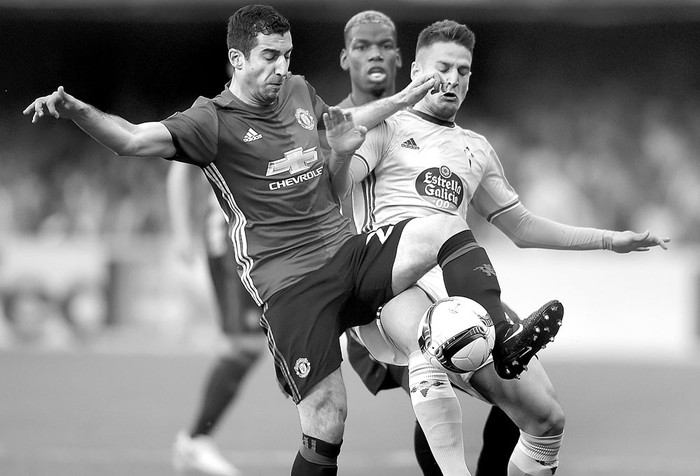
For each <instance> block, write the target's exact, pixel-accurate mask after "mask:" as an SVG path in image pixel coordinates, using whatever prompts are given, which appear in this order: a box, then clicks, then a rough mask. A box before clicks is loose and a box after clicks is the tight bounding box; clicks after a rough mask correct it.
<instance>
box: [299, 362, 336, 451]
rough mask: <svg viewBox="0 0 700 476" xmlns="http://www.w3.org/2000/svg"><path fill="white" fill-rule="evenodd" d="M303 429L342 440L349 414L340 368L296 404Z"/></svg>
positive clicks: (324, 439) (317, 434)
mask: <svg viewBox="0 0 700 476" xmlns="http://www.w3.org/2000/svg"><path fill="white" fill-rule="evenodd" d="M297 411H298V412H299V422H300V424H301V430H302V432H303V433H304V434H305V435H309V436H313V437H315V438H320V439H321V440H323V441H326V442H328V443H340V441H341V440H342V438H343V430H344V426H345V418H346V416H347V394H346V392H345V384H344V382H343V375H342V373H341V371H340V368H338V369H336V370H335V371H333V372H331V373H330V374H329V375H327V376H326V377H325V378H324V379H323V380H321V381H320V382H318V383H317V384H316V385H314V387H313V388H312V389H311V390H310V391H309V393H308V394H307V395H306V396H305V397H304V399H303V400H302V401H301V402H299V403H298V404H297Z"/></svg>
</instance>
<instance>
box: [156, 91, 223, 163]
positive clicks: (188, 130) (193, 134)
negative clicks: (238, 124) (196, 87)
mask: <svg viewBox="0 0 700 476" xmlns="http://www.w3.org/2000/svg"><path fill="white" fill-rule="evenodd" d="M161 123H162V124H163V125H164V126H165V127H166V128H167V129H168V131H170V135H171V136H172V137H173V143H174V144H175V149H176V151H177V152H176V153H175V155H174V156H173V157H167V159H169V160H177V161H179V162H186V163H188V164H193V165H197V166H200V167H204V166H206V165H208V164H210V163H211V162H212V161H213V160H214V158H215V157H216V153H217V140H218V130H219V124H218V117H217V115H216V108H215V106H214V105H213V104H212V103H211V101H207V100H202V99H201V98H200V99H198V100H197V101H196V102H195V103H194V105H193V106H192V107H191V108H189V109H187V110H185V111H183V112H178V113H175V114H173V115H172V116H170V117H169V118H167V119H164V120H163V121H161Z"/></svg>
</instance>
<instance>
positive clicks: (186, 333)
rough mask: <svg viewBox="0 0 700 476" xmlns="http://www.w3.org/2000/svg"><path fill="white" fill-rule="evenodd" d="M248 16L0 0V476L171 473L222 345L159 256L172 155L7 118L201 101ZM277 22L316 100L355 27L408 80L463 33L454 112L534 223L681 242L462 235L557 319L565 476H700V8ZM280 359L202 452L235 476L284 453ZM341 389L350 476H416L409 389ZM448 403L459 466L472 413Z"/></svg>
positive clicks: (325, 4)
mask: <svg viewBox="0 0 700 476" xmlns="http://www.w3.org/2000/svg"><path fill="white" fill-rule="evenodd" d="M244 4H245V3H243V2H224V1H223V0H202V1H198V2H194V1H187V0H139V1H134V0H99V1H98V0H0V54H1V57H2V61H0V86H1V87H0V301H1V303H2V306H0V475H2V476H5V475H11V476H35V475H42V474H49V473H50V474H52V475H58V476H62V475H66V476H68V475H71V476H83V475H88V474H104V475H110V474H115V475H117V474H119V475H121V474H130V475H136V476H139V475H145V474H149V475H160V474H163V475H165V474H171V470H170V467H169V463H168V458H169V453H168V452H169V445H170V442H171V439H172V437H173V435H174V433H175V431H177V429H178V428H180V427H181V426H183V425H185V424H186V423H187V422H188V421H189V418H190V417H191V413H192V411H193V408H194V403H195V401H196V400H197V398H198V397H199V385H200V383H201V381H202V380H203V378H204V372H205V371H206V367H207V364H208V362H209V361H210V357H211V355H212V354H213V353H214V352H215V351H216V349H217V348H218V346H219V345H220V344H221V341H220V339H219V336H218V334H217V330H216V327H215V325H214V322H215V321H214V310H213V308H212V305H211V303H210V292H211V291H210V290H209V283H208V281H207V274H206V272H205V270H204V264H203V263H200V265H199V268H198V272H197V273H195V274H192V273H191V272H189V271H187V270H186V269H184V268H181V267H180V266H179V265H178V264H177V263H176V262H175V261H174V260H173V259H172V258H173V256H172V251H171V250H170V248H169V223H168V217H167V213H166V209H165V194H164V190H165V189H164V185H165V182H164V177H165V172H166V170H167V162H166V161H163V160H153V161H144V160H137V159H128V158H127V159H120V158H117V157H115V156H113V155H112V154H111V153H110V152H109V151H107V150H106V149H104V148H102V147H101V146H99V145H97V144H95V143H93V142H92V141H91V140H89V139H88V138H86V137H85V136H84V135H83V134H82V132H80V131H79V130H78V129H77V128H76V127H74V126H73V125H72V124H69V123H63V122H61V123H55V122H53V123H42V124H38V125H35V126H32V125H31V124H30V120H29V119H28V118H26V117H24V116H22V114H21V111H22V110H23V109H24V107H26V106H27V105H28V104H29V103H30V102H31V101H32V100H33V99H34V98H35V97H37V96H39V95H44V94H48V93H49V92H51V91H53V90H54V89H55V88H56V87H57V86H58V85H61V84H62V85H64V86H65V87H66V90H67V91H68V92H70V93H73V94H75V95H76V96H78V97H80V98H81V99H84V100H86V101H88V102H90V103H92V104H94V105H96V106H98V107H99V108H101V109H103V110H106V111H108V112H112V113H116V114H119V115H122V116H124V117H126V118H128V119H130V120H133V121H137V122H138V121H143V120H152V119H157V118H164V117H167V116H168V115H170V114H172V113H173V112H175V111H177V110H181V109H184V108H186V107H187V106H189V104H190V103H191V102H192V101H193V99H194V98H195V97H196V96H198V95H204V96H210V97H211V96H213V95H215V94H217V93H218V92H219V91H220V90H221V89H222V88H223V85H224V83H225V82H226V71H225V65H226V60H225V52H226V47H225V26H226V19H227V17H228V16H229V15H230V14H231V13H232V12H233V11H234V10H235V9H236V8H238V7H239V6H242V5H244ZM272 4H273V5H275V6H276V7H277V8H278V9H279V10H280V11H281V12H282V13H283V14H285V15H286V16H288V18H289V19H290V20H291V22H292V27H293V39H294V46H295V51H294V54H293V58H292V71H294V72H295V73H299V74H303V75H305V76H306V77H307V78H308V79H309V80H310V81H311V82H312V83H313V84H314V85H315V86H316V87H317V90H318V92H319V94H320V95H321V96H322V97H323V98H324V99H325V100H326V101H327V102H328V103H329V104H334V103H337V102H339V101H340V100H341V99H342V98H344V97H345V96H346V95H347V93H348V91H349V80H348V79H347V77H346V75H345V74H344V73H343V72H342V71H341V70H340V68H339V66H338V54H339V52H340V49H341V48H342V28H343V25H344V23H345V21H346V20H347V19H348V18H349V17H350V16H351V15H352V14H354V13H356V12H357V11H360V10H362V9H366V8H374V9H379V10H382V11H384V12H386V13H387V14H389V15H390V16H392V17H393V19H394V20H395V21H396V23H397V26H398V30H399V46H400V47H401V49H402V51H403V55H404V63H405V66H404V68H403V69H402V71H401V73H400V75H399V84H400V85H402V84H406V82H407V81H408V71H409V67H408V65H409V64H410V61H411V60H412V58H413V49H414V43H415V39H416V36H417V33H418V32H419V31H420V29H422V28H423V27H424V26H425V25H426V24H427V23H429V22H432V21H434V20H438V19H442V18H452V19H455V20H459V21H462V22H465V23H467V24H468V25H470V26H471V27H472V29H473V30H474V31H475V32H476V35H477V45H476V51H475V56H474V75H473V77H472V83H471V89H470V92H469V95H468V97H467V101H466V103H465V105H464V106H463V107H462V110H461V116H460V117H459V119H458V120H459V122H460V123H461V124H462V125H464V126H465V127H467V128H470V129H473V130H475V131H477V132H479V133H482V134H484V135H485V136H486V137H487V138H488V139H489V140H490V142H491V143H492V145H493V146H494V147H495V149H496V151H497V152H498V153H499V156H500V158H501V160H502V162H503V164H504V167H505V170H506V174H507V176H508V177H509V179H510V181H511V183H512V184H513V185H514V186H515V188H516V189H517V190H518V191H519V193H520V195H521V198H522V201H523V202H524V203H525V205H526V206H527V207H528V208H530V209H531V210H532V211H534V212H536V213H539V214H542V215H545V216H548V217H551V218H554V219H557V220H560V221H564V222H567V223H571V224H576V225H587V226H598V227H605V228H611V229H636V230H645V229H651V230H654V231H655V232H657V233H661V234H664V235H668V236H671V237H672V239H673V242H672V244H671V249H670V250H669V251H668V252H662V251H660V250H654V251H652V252H651V253H647V254H638V255H634V256H619V255H613V254H611V253H607V252H594V253H586V254H579V253H562V252H547V251H533V250H526V251H524V250H517V249H515V247H514V246H513V245H512V244H510V243H509V242H508V241H507V240H506V239H505V238H503V237H502V236H500V235H499V234H498V233H497V232H496V231H495V230H491V229H489V227H488V226H486V225H485V224H484V222H483V220H480V219H479V218H478V217H476V218H475V220H474V227H475V230H476V233H477V237H478V238H479V240H480V241H481V242H482V243H484V244H485V245H486V247H487V249H488V250H489V252H490V254H491V256H492V258H493V260H494V263H495V265H496V267H497V269H498V270H499V276H500V279H501V282H502V285H503V289H504V298H505V299H506V300H507V301H508V302H509V303H511V304H512V305H513V306H514V307H515V308H516V309H517V310H518V311H520V312H523V313H525V312H527V311H528V310H530V309H532V308H534V307H536V306H537V305H538V304H539V303H540V302H542V301H543V300H546V299H549V298H552V297H556V298H558V299H561V300H562V301H563V302H564V304H565V305H566V307H567V317H566V324H565V326H564V328H563V329H562V331H561V333H560V336H559V337H558V339H557V342H556V344H555V345H552V346H551V348H548V349H546V350H545V351H544V352H543V354H542V358H543V360H544V361H545V363H546V365H547V367H548V368H549V369H550V372H551V376H552V380H553V381H554V383H555V385H556V386H557V388H558V389H559V392H560V397H561V400H562V403H563V405H564V407H565V409H566V410H567V413H568V425H567V437H566V441H565V449H564V451H563V454H562V461H563V464H562V468H561V470H560V473H561V474H563V475H583V474H597V475H612V474H615V475H671V474H673V475H697V474H700V457H698V455H697V444H698V442H700V415H699V414H698V412H697V411H694V410H693V408H694V406H695V405H694V404H695V401H696V400H697V396H698V394H699V393H700V384H698V382H700V378H699V377H700V370H699V369H698V365H697V363H696V362H697V357H698V355H699V354H700V352H698V349H700V346H699V344H698V343H699V342H700V304H699V302H700V300H699V298H698V296H700V272H699V270H700V265H699V263H700V259H699V258H700V155H699V153H698V150H700V55H698V51H700V2H698V1H691V0H609V1H608V0H596V1H594V0H589V1H583V0H528V1H522V0H493V1H489V0H469V1H466V0H435V1H423V0H395V1H389V0H385V1H376V2H365V1H355V2H335V1H330V0H328V1H301V0H284V1H275V2H272ZM271 365H272V364H271V361H270V360H269V359H267V360H265V361H264V362H261V363H260V364H259V366H258V367H257V369H256V371H255V372H254V374H253V375H252V376H251V383H250V385H249V386H248V387H246V389H245V391H244V394H243V395H242V397H241V401H240V403H239V404H238V405H237V406H236V407H235V408H234V409H233V411H232V412H231V415H229V420H230V423H233V424H235V427H232V425H231V424H230V423H228V421H227V422H226V423H225V424H224V426H223V428H222V432H221V433H220V437H219V440H220V441H221V444H222V446H223V448H224V449H225V450H226V452H227V454H228V455H230V456H231V457H233V458H234V459H235V460H236V461H237V462H240V463H241V466H242V467H243V468H244V469H246V470H247V471H249V474H259V475H273V474H274V475H277V474H286V472H287V468H288V467H289V464H290V462H291V460H292V458H293V455H294V452H295V451H296V447H297V440H298V436H297V434H296V426H297V423H296V417H295V414H294V411H293V409H292V408H291V403H289V402H287V401H285V399H284V398H283V397H282V396H281V394H279V392H278V391H277V388H276V386H275V384H274V382H273V379H272V372H271ZM345 374H346V376H347V378H348V380H349V392H350V402H351V403H350V404H351V413H350V417H349V418H350V419H349V422H348V435H347V438H346V443H345V446H344V452H343V456H342V458H343V459H342V460H341V464H342V465H344V468H343V470H342V471H341V474H346V475H355V474H357V475H360V474H376V473H379V472H380V471H381V472H382V473H383V474H385V475H387V476H390V475H393V474H402V475H417V474H418V471H417V469H416V468H415V467H414V466H415V465H414V460H413V456H412V453H411V428H412V416H411V414H410V406H409V405H408V403H407V401H406V400H405V397H404V396H403V395H400V393H397V392H396V391H392V392H386V393H385V394H384V395H381V396H379V397H376V398H373V397H371V396H370V395H369V394H368V393H367V392H366V391H364V389H363V388H362V387H361V384H360V383H359V380H358V379H356V378H355V377H354V374H353V373H352V371H351V370H349V369H348V371H346V372H345ZM399 401H404V403H405V404H404V405H400V404H398V403H397V402H399ZM464 404H465V419H466V421H467V424H466V425H465V435H466V438H467V445H468V451H469V455H470V458H472V462H473V461H474V457H475V455H476V453H477V451H478V447H479V432H480V430H481V425H482V421H483V417H484V415H485V410H486V409H485V408H484V406H483V405H479V404H477V403H475V402H471V401H467V400H466V399H465V400H464ZM273 428H274V431H272V429H273Z"/></svg>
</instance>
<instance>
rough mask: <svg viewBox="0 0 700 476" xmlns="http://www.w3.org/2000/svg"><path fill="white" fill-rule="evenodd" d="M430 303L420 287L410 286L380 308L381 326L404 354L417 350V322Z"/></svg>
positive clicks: (407, 354)
mask: <svg viewBox="0 0 700 476" xmlns="http://www.w3.org/2000/svg"><path fill="white" fill-rule="evenodd" d="M431 304H432V301H431V300H430V298H428V296H427V295H426V294H425V292H424V291H423V290H422V289H420V288H419V287H417V286H412V287H410V288H408V289H407V290H405V291H403V292H401V293H400V294H398V295H397V296H396V297H394V298H393V299H392V300H391V301H389V302H388V303H387V304H386V305H384V307H383V308H382V313H381V317H380V319H381V324H382V327H383V328H384V331H385V332H386V334H387V336H388V337H389V338H390V339H391V340H392V341H394V343H395V344H396V346H397V347H398V349H399V350H401V351H402V352H403V353H404V354H405V355H406V356H409V355H410V354H411V353H412V352H415V351H417V350H419V348H418V323H419V322H420V319H421V317H422V315H423V313H424V312H425V310H426V309H428V307H429V306H430V305H431Z"/></svg>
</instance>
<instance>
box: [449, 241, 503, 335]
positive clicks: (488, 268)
mask: <svg viewBox="0 0 700 476" xmlns="http://www.w3.org/2000/svg"><path fill="white" fill-rule="evenodd" d="M438 263H439V265H440V267H441V268H442V275H443V280H444V281H445V287H446V288H447V294H449V295H450V296H464V297H467V298H469V299H472V300H473V301H476V302H478V303H479V304H481V305H482V306H483V307H484V309H486V311H487V312H488V313H489V315H490V316H491V320H493V324H494V327H495V330H496V336H497V337H499V338H500V337H502V336H503V334H504V333H505V331H506V330H507V329H508V328H509V327H510V324H509V323H508V321H507V320H506V317H505V313H504V312H503V306H502V305H501V286H500V285H499V283H498V277H497V276H496V271H495V270H494V269H493V266H492V265H491V260H490V259H489V256H488V254H486V250H485V249H484V248H482V247H481V246H479V244H478V243H477V242H476V240H475V239H474V235H473V234H472V232H471V231H469V230H466V231H462V232H460V233H458V234H456V235H454V236H452V237H451V238H450V239H448V240H447V241H446V242H445V243H443V245H442V247H441V248H440V251H439V253H438Z"/></svg>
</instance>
